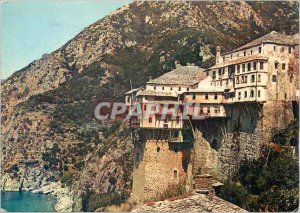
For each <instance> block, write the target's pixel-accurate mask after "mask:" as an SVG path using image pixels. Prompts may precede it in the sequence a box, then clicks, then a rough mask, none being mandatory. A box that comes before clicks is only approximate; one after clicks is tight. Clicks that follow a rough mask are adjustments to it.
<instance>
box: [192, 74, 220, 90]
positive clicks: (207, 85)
mask: <svg viewBox="0 0 300 213" xmlns="http://www.w3.org/2000/svg"><path fill="white" fill-rule="evenodd" d="M211 82H212V78H211V77H210V76H207V77H206V78H205V79H204V80H202V81H200V82H199V85H198V88H196V89H190V90H189V91H188V92H224V89H222V88H220V87H216V86H214V85H212V83H211Z"/></svg>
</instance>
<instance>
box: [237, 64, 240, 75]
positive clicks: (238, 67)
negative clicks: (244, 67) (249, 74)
mask: <svg viewBox="0 0 300 213" xmlns="http://www.w3.org/2000/svg"><path fill="white" fill-rule="evenodd" d="M240 68H241V65H239V64H238V65H237V73H240Z"/></svg>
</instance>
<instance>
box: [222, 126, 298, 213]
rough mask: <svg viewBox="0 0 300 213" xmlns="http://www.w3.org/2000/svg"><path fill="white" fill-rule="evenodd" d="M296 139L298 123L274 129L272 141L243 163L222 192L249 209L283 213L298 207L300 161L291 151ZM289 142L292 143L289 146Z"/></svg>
mask: <svg viewBox="0 0 300 213" xmlns="http://www.w3.org/2000/svg"><path fill="white" fill-rule="evenodd" d="M295 140H296V141H295ZM297 140H298V125H297V124H296V123H292V124H291V125H289V126H288V127H287V128H286V129H283V130H282V131H279V132H274V135H273V141H272V143H271V144H270V145H268V146H265V147H264V149H263V151H264V154H263V156H262V157H261V158H260V159H258V160H255V161H252V162H244V164H242V165H241V166H240V168H239V170H238V171H237V172H236V174H235V176H234V177H233V178H232V180H230V181H228V182H227V183H226V184H225V186H224V187H223V188H222V191H221V192H220V194H219V195H220V196H221V197H222V198H224V199H226V200H228V201H229V202H232V203H234V204H237V205H238V206H241V207H243V208H245V209H247V210H248V211H256V212H258V211H282V212H284V211H293V210H295V209H297V208H298V205H299V163H298V158H297V157H295V154H294V153H293V152H291V148H292V147H293V146H298V141H297ZM289 143H292V145H293V146H292V147H291V146H288V145H289ZM296 152H297V150H296Z"/></svg>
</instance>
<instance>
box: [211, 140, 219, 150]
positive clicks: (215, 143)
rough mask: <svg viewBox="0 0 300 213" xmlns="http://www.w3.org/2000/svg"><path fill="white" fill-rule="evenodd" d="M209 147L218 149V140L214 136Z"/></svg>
mask: <svg viewBox="0 0 300 213" xmlns="http://www.w3.org/2000/svg"><path fill="white" fill-rule="evenodd" d="M211 147H212V148H213V149H215V150H217V149H218V140H217V139H216V138H214V139H213V141H212V144H211Z"/></svg>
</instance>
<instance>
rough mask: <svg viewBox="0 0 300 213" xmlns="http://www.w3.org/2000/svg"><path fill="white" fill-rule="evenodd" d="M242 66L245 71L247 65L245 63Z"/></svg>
mask: <svg viewBox="0 0 300 213" xmlns="http://www.w3.org/2000/svg"><path fill="white" fill-rule="evenodd" d="M242 67H243V72H245V68H246V65H245V64H243V65H242Z"/></svg>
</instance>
